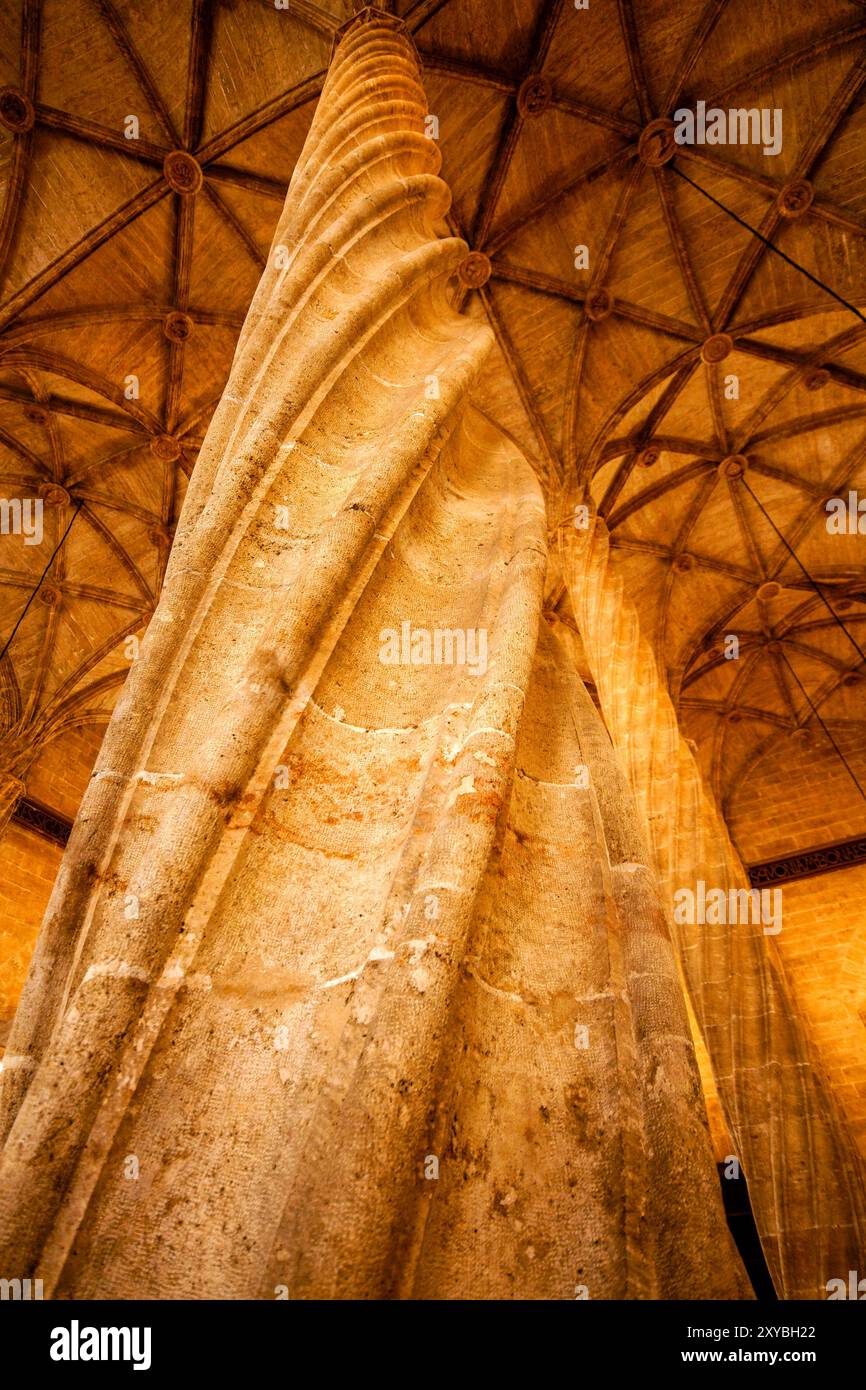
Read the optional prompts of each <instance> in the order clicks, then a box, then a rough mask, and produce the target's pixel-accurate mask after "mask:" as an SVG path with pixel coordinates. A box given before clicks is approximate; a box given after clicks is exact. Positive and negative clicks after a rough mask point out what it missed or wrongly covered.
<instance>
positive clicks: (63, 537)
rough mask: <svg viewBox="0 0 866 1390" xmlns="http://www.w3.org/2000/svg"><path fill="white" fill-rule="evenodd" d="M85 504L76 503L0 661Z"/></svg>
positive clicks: (5, 645) (1, 654)
mask: <svg viewBox="0 0 866 1390" xmlns="http://www.w3.org/2000/svg"><path fill="white" fill-rule="evenodd" d="M83 506H84V503H83V502H78V503H76V506H75V511H74V512H73V513H72V516H71V517H70V518H69V525H68V526H67V528H66V530H65V531H64V532H63V535H62V536H61V537H60V540H59V541H58V542H57V544H56V546H55V547H54V550H53V551H52V553H51V558H50V559H49V561H48V564H47V565H46V566H45V568H44V570H43V571H42V573H41V574H40V576H39V583H38V584H37V585H36V588H35V589H34V590H33V593H32V594H31V595H30V597H29V599H28V600H27V602H26V603H25V605H24V610H23V612H22V613H21V615H20V616H19V618H18V621H17V623H16V624H15V626H14V627H13V629H12V631H11V632H10V634H9V636H8V638H7V640H6V641H5V643H4V644H3V650H2V652H0V661H2V660H3V658H4V656H5V655H6V653H7V652H8V650H9V648H10V647H11V645H12V639H13V637H14V636H15V634H16V632H17V631H18V629H19V627H20V626H21V624H22V623H23V621H24V619H25V618H26V617H27V610H28V609H29V607H30V605H31V603H32V602H33V600H34V599H35V597H36V595H37V594H38V593H39V590H40V588H41V587H42V581H43V579H44V578H45V576H46V574H47V573H48V571H49V570H50V568H51V566H52V565H53V564H54V560H55V557H56V555H57V552H58V550H59V549H60V547H61V546H62V544H63V542H64V541H65V540H66V537H67V536H68V535H69V532H70V531H71V529H72V523H73V521H74V520H75V518H76V517H77V516H78V513H79V512H80V511H81V508H82V507H83Z"/></svg>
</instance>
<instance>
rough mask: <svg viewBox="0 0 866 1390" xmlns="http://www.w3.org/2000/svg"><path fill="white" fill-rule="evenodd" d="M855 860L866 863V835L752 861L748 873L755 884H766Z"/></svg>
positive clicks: (848, 864)
mask: <svg viewBox="0 0 866 1390" xmlns="http://www.w3.org/2000/svg"><path fill="white" fill-rule="evenodd" d="M854 864H866V835H855V836H854V837H853V839H850V840H839V841H837V843H836V844H835V845H819V846H817V847H816V848H815V849H804V850H800V851H799V852H798V853H796V854H785V855H782V856H781V857H780V858H778V859H767V860H765V861H764V863H762V864H749V865H748V867H747V873H748V875H749V882H750V883H751V885H752V887H753V888H765V887H766V886H767V884H770V883H792V882H794V881H795V880H796V879H798V878H812V877H813V876H814V875H816V874H829V873H833V871H834V870H836V869H850V868H851V867H852V866H853V865H854Z"/></svg>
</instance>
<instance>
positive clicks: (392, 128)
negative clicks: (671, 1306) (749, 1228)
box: [0, 17, 748, 1298]
mask: <svg viewBox="0 0 866 1390" xmlns="http://www.w3.org/2000/svg"><path fill="white" fill-rule="evenodd" d="M424 114H425V102H424V95H423V91H422V89H421V87H420V85H419V82H418V78H417V71H416V66H415V60H414V56H413V53H412V50H411V47H410V45H409V43H408V42H407V40H406V39H405V38H404V37H403V35H402V33H401V31H400V28H399V26H398V25H397V24H396V23H395V22H393V21H389V20H387V19H385V18H382V17H379V18H375V17H374V18H372V19H369V20H366V21H361V22H359V23H358V24H356V25H354V26H353V27H351V28H350V29H349V31H348V32H347V34H346V35H345V36H344V38H343V40H342V42H341V44H340V46H339V48H338V50H337V54H336V57H335V61H334V63H333V66H332V69H331V72H330V75H329V78H328V82H327V85H326V87H325V91H324V93H323V96H322V99H321V102H320V105H319V108H318V111H317V115H316V118H315V121H314V124H313V127H312V130H311V132H310V136H309V138H308V141H307V144H306V147H305V150H304V154H303V156H302V158H301V160H300V161H299V164H298V167H297V169H296V172H295V176H294V178H293V181H292V185H291V188H290V191H289V196H288V198H287V202H286V207H285V211H284V214H283V217H282V219H281V222H280V224H279V227H278V230H277V233H276V237H275V243H274V247H273V248H272V254H271V257H270V259H269V263H268V268H267V270H266V272H265V274H264V276H263V279H262V283H261V285H260V288H259V291H258V293H257V295H256V297H255V300H254V302H253V305H252V307H251V310H250V313H249V316H248V319H247V321H246V325H245V328H244V330H243V333H242V335H241V339H240V342H239V345H238V351H237V356H236V359H235V364H234V368H233V372H232V375H231V379H230V381H229V384H228V388H227V390H226V393H225V395H224V397H223V399H222V402H221V404H220V406H219V409H218V410H217V413H216V415H215V417H214V420H213V423H212V425H211V427H210V429H209V431H208V436H207V439H206V441H205V444H204V447H203V449H202V454H201V457H200V459H199V463H198V466H197V468H196V471H195V474H194V477H193V480H192V484H191V488H190V493H189V495H188V497H187V500H186V504H185V507H184V511H183V515H182V518H181V523H180V527H179V530H178V534H177V538H176V541H175V545H174V548H173V551H172V555H171V559H170V563H169V567H168V571H167V575H166V583H165V588H164V590H163V594H162V597H161V600H160V603H159V607H158V609H157V612H156V614H155V617H154V620H153V622H152V624H151V626H150V629H149V631H148V635H147V639H146V641H145V643H144V647H143V651H142V657H141V659H140V661H139V662H137V663H136V664H135V666H134V668H133V671H132V673H131V676H130V678H129V681H128V683H127V685H126V687H125V688H124V692H123V698H122V700H121V703H120V705H119V706H118V708H117V710H116V711H115V714H114V717H113V720H112V723H111V726H110V728H109V731H108V734H107V736H106V739H105V742H104V744H103V747H102V751H101V753H100V757H99V760H98V762H97V766H96V770H95V774H94V777H93V780H92V782H91V784H90V787H89V789H88V792H87V794H86V796H85V799H84V802H83V805H82V808H81V812H80V814H79V817H78V821H77V824H76V827H75V830H74V832H73V837H72V839H71V841H70V845H69V849H68V852H67V855H66V858H65V861H64V865H63V869H62V871H61V875H60V878H59V880H58V884H57V887H56V889H55V892H54V894H53V897H52V900H51V904H50V906H49V910H48V914H47V916H46V920H45V923H44V925H43V929H42V933H41V937H40V942H39V945H38V948H37V953H36V957H35V960H34V964H33V967H32V970H31V974H30V978H29V981H28V985H27V988H26V990H25V995H24V998H23V1001H22V1005H21V1008H20V1010H19V1013H18V1016H17V1019H16V1022H15V1024H14V1027H13V1032H12V1035H11V1037H10V1040H9V1051H8V1053H7V1058H6V1062H7V1065H6V1066H4V1070H3V1074H2V1080H3V1084H4V1087H5V1093H4V1104H5V1112H6V1124H7V1126H8V1127H9V1132H8V1137H7V1139H6V1144H5V1147H4V1150H3V1154H2V1162H0V1193H2V1195H0V1267H2V1268H3V1269H4V1271H8V1273H9V1274H10V1276H11V1275H12V1274H18V1273H20V1274H21V1275H24V1274H25V1273H28V1272H30V1271H38V1275H39V1277H41V1278H42V1279H43V1280H44V1281H45V1291H46V1294H47V1295H48V1294H54V1295H57V1296H61V1297H71V1296H75V1297H87V1296H96V1297H106V1296H108V1297H111V1296H114V1297H132V1296H137V1297H142V1296H145V1297H147V1296H176V1297H184V1296H214V1297H231V1296H251V1295H260V1296H263V1297H269V1298H270V1297H274V1296H275V1293H277V1292H278V1291H280V1290H282V1289H286V1290H288V1293H289V1295H290V1296H337V1297H346V1296H361V1297H409V1296H416V1297H484V1296H496V1297H560V1298H573V1297H575V1292H576V1290H584V1291H586V1292H587V1293H588V1295H589V1296H590V1297H593V1298H598V1297H653V1296H660V1297H691V1298H701V1297H705V1298H715V1297H725V1296H737V1295H738V1294H739V1295H743V1296H748V1285H747V1282H746V1280H745V1277H744V1275H743V1272H742V1269H741V1267H740V1264H739V1260H738V1258H737V1256H736V1254H735V1253H734V1250H733V1246H732V1244H731V1241H730V1238H729V1236H728V1232H727V1228H726V1225H725V1222H724V1218H723V1214H722V1210H721V1202H720V1197H719V1192H718V1185H717V1182H716V1175H715V1170H714V1167H713V1161H712V1157H711V1153H710V1148H709V1141H708V1135H707V1129H706V1121H705V1117H704V1114H703V1106H702V1098H701V1092H700V1085H699V1080H698V1075H697V1070H696V1066H695V1060H694V1053H693V1048H692V1044H691V1040H690V1036H689V1030H688V1023H687V1019H686V1015H685V1008H684V1003H683V999H682V995H681V991H680V986H679V981H678V975H677V966H676V961H675V959H674V955H673V951H672V947H671V943H670V940H669V937H668V933H667V928H666V925H665V921H664V916H663V912H662V907H661V899H660V896H659V891H658V887H657V884H656V880H655V877H654V873H653V871H652V870H651V868H650V867H649V860H648V853H647V851H646V849H645V847H644V841H643V836H642V834H641V832H640V829H639V825H638V818H637V815H636V812H635V807H634V803H633V800H632V797H631V795H630V793H629V791H628V790H627V788H626V786H625V783H624V781H623V779H622V776H621V774H620V772H619V768H618V764H617V759H616V756H615V754H614V752H613V750H612V748H611V745H610V741H609V739H608V738H607V735H606V733H605V731H604V728H603V726H602V724H601V721H600V718H599V716H598V713H597V711H596V710H595V708H594V706H593V705H592V702H591V700H590V699H589V697H588V695H587V694H586V691H585V690H584V689H583V686H582V683H581V681H580V679H579V677H578V675H577V665H576V658H575V652H574V650H573V642H574V639H573V637H572V636H571V635H570V634H569V633H568V632H567V631H565V630H562V629H561V627H560V625H557V626H556V627H554V628H552V629H550V628H548V626H547V624H546V623H544V622H541V611H542V599H543V592H544V580H545V571H546V543H545V532H546V515H545V507H544V500H543V497H542V495H541V492H540V489H539V485H538V482H537V480H536V477H535V475H534V473H533V471H532V470H531V468H530V467H529V466H528V464H527V463H526V462H525V460H524V459H523V458H522V457H521V456H520V454H519V451H518V450H517V449H516V448H515V446H514V445H513V443H512V442H511V440H510V439H509V438H508V437H507V436H506V435H505V434H504V433H503V432H502V431H500V430H499V429H498V428H497V427H496V426H495V425H494V424H492V423H491V422H490V421H489V420H488V419H487V418H486V417H485V416H484V415H482V414H481V413H480V411H478V410H477V409H475V408H474V407H473V406H471V405H470V404H469V402H468V392H469V390H470V388H471V386H472V383H473V380H474V377H475V374H476V372H477V370H478V368H479V366H480V363H481V361H482V359H483V357H484V354H485V353H486V352H487V350H488V348H489V347H490V344H491V334H490V332H489V330H488V329H487V328H486V327H485V326H481V325H479V324H478V323H477V322H476V321H474V320H471V319H469V318H465V317H459V316H458V315H457V314H456V313H454V311H453V310H452V309H451V307H450V305H449V300H448V294H447V284H448V280H449V278H450V277H452V276H453V275H454V274H455V273H456V271H457V269H458V267H459V265H460V264H461V263H462V262H463V260H464V257H465V256H466V254H467V248H466V246H465V244H464V243H463V242H461V241H459V240H457V239H456V238H452V237H448V236H445V235H439V234H438V233H440V232H441V231H442V230H443V228H442V225H441V218H442V216H443V214H444V213H445V211H446V209H447V206H448V193H447V189H446V188H445V186H444V184H442V183H441V181H440V180H439V179H438V178H437V177H436V167H437V153H436V147H435V145H434V144H433V143H432V142H431V141H429V140H426V139H425V138H424V135H423V133H422V132H423V117H424ZM404 623H408V624H409V625H410V631H413V630H414V631H416V632H417V631H419V630H423V631H426V632H428V633H431V632H432V633H434V634H435V632H436V631H439V633H440V634H441V633H442V632H443V631H447V632H449V633H451V634H452V640H455V641H456V636H455V634H458V633H462V634H463V636H464V638H465V639H467V640H468V634H469V633H474V634H481V633H483V634H484V635H485V643H486V645H485V647H484V655H483V659H478V660H476V661H475V663H474V664H471V663H469V662H464V663H462V664H461V663H460V662H453V663H449V662H447V661H440V662H439V663H438V664H436V663H435V662H433V663H432V664H428V663H426V662H424V663H419V664H415V663H414V662H410V663H405V662H403V663H401V664H388V663H386V662H383V661H382V660H381V659H380V657H381V654H382V651H383V634H386V633H389V632H398V633H401V634H402V631H403V624H404ZM476 655H479V653H478V652H476ZM434 1170H435V1171H434ZM136 1175H137V1176H136Z"/></svg>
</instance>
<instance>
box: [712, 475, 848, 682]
mask: <svg viewBox="0 0 866 1390" xmlns="http://www.w3.org/2000/svg"><path fill="white" fill-rule="evenodd" d="M740 481H741V483H742V484H743V486H744V488H745V489H746V491H747V492H748V494H749V496H750V497H751V499H752V501H753V502H755V503H756V504H757V506H759V507H760V509H761V511H762V512H763V514H764V516H765V517H766V519H767V521H769V523H770V525H771V526H772V528H773V530H774V531H775V533H776V535H777V536H778V537H779V540H780V541H781V542H782V544H783V545H784V547H785V549H786V550H787V551H788V553H789V554H790V555H792V556H793V557H794V559H795V560H796V561H797V564H798V565H799V566H800V569H801V570H802V571H803V573H804V574H805V576H806V578H807V579H808V581H809V583H810V584H811V585H812V588H813V589H814V590H815V593H816V594H817V595H818V597H819V599H820V600H821V602H822V603H823V604H824V607H825V608H826V609H827V612H828V613H829V614H830V617H831V618H832V619H833V621H834V622H835V623H836V624H837V625H838V626H839V627H840V628H841V629H842V631H843V632H844V634H845V636H846V637H847V638H848V641H849V642H850V643H851V645H852V647H854V648H855V650H856V651H857V652H858V654H859V656H860V662H858V665H860V664H861V663H866V652H864V650H863V648H862V647H861V646H860V643H859V642H858V641H857V638H856V637H855V636H854V634H853V632H849V631H848V628H847V627H846V626H845V624H844V623H843V621H842V619H841V618H840V617H839V614H838V613H837V612H836V610H835V608H834V607H833V605H832V604H831V603H830V601H829V599H828V598H827V596H826V594H825V593H824V591H823V589H822V588H821V586H820V584H819V583H818V582H817V580H815V579H813V578H812V576H811V574H810V573H809V571H808V570H807V569H806V566H805V565H804V564H803V561H802V560H801V559H800V557H799V555H798V554H797V552H796V550H795V549H794V547H793V546H792V545H791V543H790V542H789V541H788V540H786V538H785V536H783V534H782V532H781V531H780V530H779V528H778V526H777V525H776V523H775V521H774V520H773V518H772V517H771V516H770V513H769V512H768V511H767V508H766V507H765V506H764V504H763V502H762V501H761V499H760V497H757V496H756V495H755V493H754V492H753V491H752V489H751V488H750V487H749V484H748V483H747V481H746V479H745V478H744V477H743V478H741V479H740Z"/></svg>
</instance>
